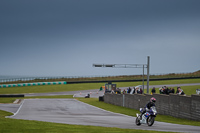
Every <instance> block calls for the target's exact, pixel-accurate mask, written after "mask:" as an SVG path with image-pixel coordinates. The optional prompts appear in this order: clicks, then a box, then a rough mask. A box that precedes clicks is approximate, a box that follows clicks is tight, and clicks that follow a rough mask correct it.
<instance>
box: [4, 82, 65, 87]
mask: <svg viewBox="0 0 200 133" xmlns="http://www.w3.org/2000/svg"><path fill="white" fill-rule="evenodd" d="M59 84H67V82H66V81H59V82H36V83H19V84H3V85H0V88H8V87H22V86H38V85H59Z"/></svg>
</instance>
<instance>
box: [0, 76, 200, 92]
mask: <svg viewBox="0 0 200 133" xmlns="http://www.w3.org/2000/svg"><path fill="white" fill-rule="evenodd" d="M185 83H200V79H182V80H165V81H151V82H150V85H167V84H185ZM115 84H117V87H133V86H137V85H142V82H117V83H115ZM145 84H146V82H145ZM104 85H105V83H82V84H66V85H44V86H24V87H10V88H0V94H24V93H45V92H64V91H77V90H90V89H99V88H100V87H101V86H104ZM196 87H197V88H200V87H199V86H196ZM191 88H192V87H191ZM197 88H196V89H197ZM183 89H184V88H183ZM196 89H195V90H196ZM184 91H185V90H184ZM193 93H194V94H195V92H194V91H191V92H189V93H188V95H191V94H193Z"/></svg>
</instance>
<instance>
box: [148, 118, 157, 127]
mask: <svg viewBox="0 0 200 133" xmlns="http://www.w3.org/2000/svg"><path fill="white" fill-rule="evenodd" d="M154 121H155V117H154V116H149V117H148V118H147V125H148V126H152V125H153V123H154Z"/></svg>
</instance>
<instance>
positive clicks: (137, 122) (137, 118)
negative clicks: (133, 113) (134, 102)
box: [135, 116, 141, 126]
mask: <svg viewBox="0 0 200 133" xmlns="http://www.w3.org/2000/svg"><path fill="white" fill-rule="evenodd" d="M135 124H136V125H137V126H140V125H141V123H140V116H138V117H136V119H135Z"/></svg>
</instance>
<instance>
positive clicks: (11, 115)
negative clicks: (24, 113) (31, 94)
mask: <svg viewBox="0 0 200 133" xmlns="http://www.w3.org/2000/svg"><path fill="white" fill-rule="evenodd" d="M25 100H26V99H24V100H23V101H22V103H21V105H20V107H19V109H18V110H17V112H15V113H14V114H13V115H11V116H6V117H5V118H12V117H14V116H15V115H16V114H17V113H18V112H19V111H20V109H21V107H22V105H23V104H24V102H25Z"/></svg>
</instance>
